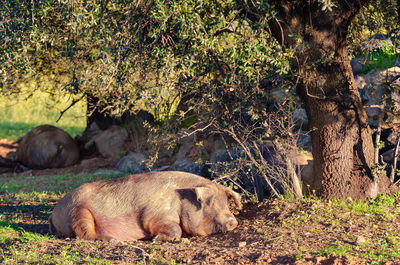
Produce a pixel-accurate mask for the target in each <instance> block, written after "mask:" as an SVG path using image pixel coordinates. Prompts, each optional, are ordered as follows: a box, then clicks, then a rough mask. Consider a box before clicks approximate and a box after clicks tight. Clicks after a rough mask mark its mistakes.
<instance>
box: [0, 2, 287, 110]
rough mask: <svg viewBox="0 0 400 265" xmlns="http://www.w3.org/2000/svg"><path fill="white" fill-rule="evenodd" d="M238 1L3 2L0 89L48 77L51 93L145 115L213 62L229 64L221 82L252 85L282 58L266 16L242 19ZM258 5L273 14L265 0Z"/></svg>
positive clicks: (216, 67) (193, 83) (210, 75)
mask: <svg viewBox="0 0 400 265" xmlns="http://www.w3.org/2000/svg"><path fill="white" fill-rule="evenodd" d="M242 4H243V3H241V2H235V1H205V2H204V1H198V0H192V1H164V0H157V1H141V2H137V3H136V2H126V1H119V2H110V1H106V0H103V1H95V2H87V1H73V2H63V1H61V2H60V1H34V2H30V3H27V2H25V1H5V4H4V5H3V6H2V8H1V9H0V12H1V16H2V17H4V18H5V20H4V21H3V22H2V24H1V26H0V36H1V37H2V39H4V40H5V41H4V43H3V44H2V46H1V53H0V61H1V62H2V65H3V70H2V73H1V79H2V82H1V88H2V91H3V93H5V94H10V93H12V92H13V90H15V88H14V86H13V85H14V84H15V83H18V82H23V81H24V80H26V79H30V78H33V77H34V76H37V75H50V76H52V77H53V80H54V82H55V83H59V85H56V87H58V89H61V90H63V91H65V92H69V93H71V94H73V95H76V94H77V93H83V94H86V95H91V96H94V97H97V98H99V99H100V101H101V102H102V103H104V104H106V105H107V108H108V110H109V111H110V112H112V113H113V114H116V115H118V114H122V113H123V112H124V111H125V110H127V109H130V108H136V109H137V108H143V107H146V106H147V108H149V109H150V110H151V111H152V112H153V113H154V112H155V111H156V110H155V108H157V107H160V105H161V106H163V105H169V104H170V103H171V100H173V99H174V98H175V96H176V95H177V94H179V93H181V92H185V91H190V92H192V91H193V89H196V88H203V87H204V86H205V85H209V83H210V80H212V79H215V78H214V77H215V75H216V74H217V75H221V74H218V71H222V70H223V69H220V68H221V67H220V66H221V65H222V66H226V67H227V68H228V69H229V72H228V73H222V75H223V78H222V80H221V81H222V83H224V85H225V86H226V85H227V84H233V85H236V86H239V87H240V86H245V85H251V86H256V85H257V83H259V82H260V80H261V78H263V77H265V76H268V74H267V73H268V72H269V70H270V69H273V68H274V67H277V68H276V70H278V71H279V72H281V73H284V72H287V71H288V64H287V61H286V60H285V57H286V54H285V53H284V52H283V51H281V50H280V49H279V48H277V47H278V46H277V44H276V43H275V42H274V40H273V39H272V38H271V37H270V36H269V33H268V27H267V24H266V21H267V20H264V21H260V22H257V23H253V22H249V21H248V20H247V19H246V16H247V12H246V9H245V6H243V5H242ZM260 9H264V10H266V11H267V12H271V14H270V15H269V16H266V17H267V18H272V16H273V11H272V10H270V7H269V5H268V4H267V3H266V2H260ZM12 18H18V19H15V20H14V19H12ZM225 70H226V69H225ZM274 71H275V70H274ZM99 73H100V74H99ZM225 74H226V76H225ZM61 77H62V78H61ZM65 77H67V79H65ZM220 83H221V82H220ZM221 85H222V84H220V85H219V86H216V85H214V88H220V87H221ZM205 92H208V91H205ZM213 96H215V95H212V96H211V97H213ZM154 106H155V107H154Z"/></svg>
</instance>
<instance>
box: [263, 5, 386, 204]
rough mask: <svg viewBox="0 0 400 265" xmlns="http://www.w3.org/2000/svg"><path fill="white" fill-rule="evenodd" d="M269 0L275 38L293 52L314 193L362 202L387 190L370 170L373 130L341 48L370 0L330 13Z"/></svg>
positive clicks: (334, 9) (341, 7)
mask: <svg viewBox="0 0 400 265" xmlns="http://www.w3.org/2000/svg"><path fill="white" fill-rule="evenodd" d="M271 2H273V3H274V4H275V8H276V9H277V11H278V16H279V24H278V23H273V25H272V30H273V31H272V32H273V35H274V36H275V37H276V38H277V39H278V41H280V42H281V43H282V44H283V45H285V46H286V47H290V46H292V47H295V48H296V56H295V60H293V64H292V66H293V68H294V69H296V70H297V72H298V75H299V83H298V87H297V89H298V93H299V96H300V98H301V99H302V101H303V103H304V105H305V108H306V111H307V115H308V118H309V122H310V129H311V130H312V131H311V138H312V148H313V150H312V153H313V156H314V176H315V179H314V186H315V187H314V188H315V189H316V191H317V193H318V194H319V195H321V196H322V197H327V198H347V197H352V198H356V199H365V198H373V197H375V196H376V195H377V192H386V191H387V190H388V186H389V181H388V178H387V177H386V176H379V175H377V174H374V173H373V172H372V170H371V166H372V165H373V161H374V146H373V142H372V135H371V130H370V128H369V126H368V117H367V115H366V113H365V110H364V108H363V106H362V103H361V98H360V95H359V93H358V90H357V88H356V86H355V82H354V77H353V74H352V70H351V67H350V62H349V58H348V53H347V49H346V46H345V44H346V35H347V28H348V26H349V24H350V22H351V19H352V18H353V17H354V15H355V14H356V13H357V12H358V11H359V9H360V7H361V5H362V4H366V3H367V2H368V1H366V0H364V1H362V0H360V1H337V2H335V3H336V6H334V7H332V10H331V11H329V10H328V9H327V10H325V11H322V7H321V6H320V5H319V4H318V2H317V1H308V0H307V1H306V0H303V1H299V0H295V1H278V0H277V1H271ZM293 35H294V36H300V37H301V38H298V39H297V40H295V39H294V38H292V37H291V36H293Z"/></svg>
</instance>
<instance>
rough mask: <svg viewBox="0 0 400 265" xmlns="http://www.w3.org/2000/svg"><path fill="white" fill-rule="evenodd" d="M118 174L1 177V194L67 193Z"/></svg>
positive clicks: (115, 176)
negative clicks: (88, 183) (85, 184)
mask: <svg viewBox="0 0 400 265" xmlns="http://www.w3.org/2000/svg"><path fill="white" fill-rule="evenodd" d="M118 177H121V175H117V174H62V175H57V176H22V175H19V176H18V175H16V176H14V177H0V193H1V192H7V193H18V192H24V193H27V192H28V193H29V192H43V191H46V192H55V193H65V192H67V191H70V190H72V189H75V188H77V187H79V186H80V185H82V184H84V183H87V182H93V181H97V180H102V179H115V178H118Z"/></svg>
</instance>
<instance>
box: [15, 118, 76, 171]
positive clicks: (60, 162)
mask: <svg viewBox="0 0 400 265" xmlns="http://www.w3.org/2000/svg"><path fill="white" fill-rule="evenodd" d="M17 160H18V161H19V162H21V163H22V164H23V165H24V166H26V167H28V168H33V169H44V168H60V167H67V166H71V165H73V164H76V163H77V162H78V160H79V148H78V145H77V144H76V143H75V141H74V139H72V138H71V136H70V135H69V134H68V133H66V132H65V131H63V130H61V129H60V128H57V127H55V126H52V125H40V126H38V127H36V128H34V129H32V130H31V131H29V132H28V133H27V134H26V135H25V136H24V137H23V138H22V139H21V140H20V143H19V146H18V148H17Z"/></svg>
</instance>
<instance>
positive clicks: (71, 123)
mask: <svg viewBox="0 0 400 265" xmlns="http://www.w3.org/2000/svg"><path fill="white" fill-rule="evenodd" d="M71 102H72V99H71V98H70V97H68V96H65V95H62V94H61V93H58V94H55V95H50V94H48V93H45V92H40V91H37V92H35V93H34V94H33V95H32V96H26V94H24V93H21V95H20V96H15V95H13V96H8V97H6V96H1V95H0V139H2V138H6V139H10V140H16V139H18V138H19V137H21V136H23V135H25V134H26V133H27V132H28V131H29V130H31V129H32V128H34V127H36V126H38V125H41V124H51V125H55V126H57V127H60V128H62V129H64V130H65V131H67V132H68V133H69V134H71V136H72V137H74V136H75V135H77V134H79V133H81V132H82V131H83V130H84V129H85V126H86V116H85V114H86V103H85V102H84V101H82V102H79V103H77V104H75V105H74V106H73V107H71V108H70V109H69V110H68V111H67V112H65V113H64V115H63V116H62V117H61V119H60V120H59V121H58V122H56V121H57V119H58V118H59V117H60V113H61V111H63V110H65V109H66V108H67V107H68V106H69V105H70V104H71Z"/></svg>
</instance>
